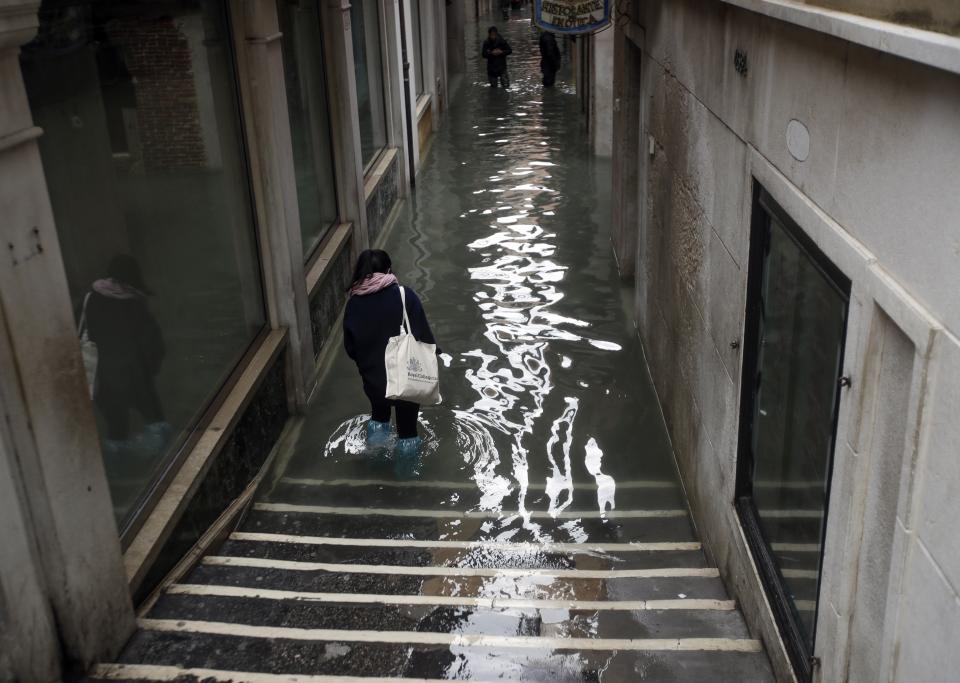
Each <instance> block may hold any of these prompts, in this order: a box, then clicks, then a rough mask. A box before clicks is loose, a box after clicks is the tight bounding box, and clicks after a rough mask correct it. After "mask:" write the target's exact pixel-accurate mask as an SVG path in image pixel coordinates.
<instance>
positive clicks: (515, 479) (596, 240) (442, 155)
mask: <svg viewBox="0 0 960 683" xmlns="http://www.w3.org/2000/svg"><path fill="white" fill-rule="evenodd" d="M503 30H504V33H505V34H506V35H507V37H508V38H509V40H510V41H511V42H512V44H513V47H514V53H513V56H512V57H511V59H510V73H511V78H512V83H511V87H510V89H509V90H508V91H503V90H500V89H492V88H490V87H489V86H488V85H487V79H486V74H485V71H484V66H483V65H482V64H477V65H476V68H475V70H474V71H473V72H472V73H471V74H469V76H468V77H467V80H466V82H464V83H462V84H461V86H460V88H459V91H458V92H457V93H456V94H455V96H454V98H453V101H452V103H451V109H450V111H449V113H448V116H447V118H446V120H444V122H443V127H442V128H441V129H440V131H439V132H438V133H437V134H436V135H435V137H434V139H433V141H432V146H431V149H430V150H429V153H428V157H427V162H426V166H425V168H424V169H423V170H422V172H421V174H420V175H419V176H418V178H417V186H416V191H415V194H414V195H413V197H412V199H411V201H410V202H408V203H407V205H406V206H405V207H404V208H403V210H402V213H401V214H400V216H399V218H398V220H397V223H396V225H395V226H394V227H393V228H392V231H391V232H390V234H389V237H388V239H387V241H386V244H385V245H384V248H385V249H386V250H387V251H388V252H389V253H390V255H391V258H392V260H393V264H394V270H395V272H396V273H397V275H398V277H399V279H400V281H401V283H402V284H404V285H406V286H408V287H410V288H412V289H414V290H415V291H416V292H417V293H418V294H419V295H420V297H421V299H422V300H423V302H424V306H425V308H426V311H427V314H428V316H429V319H430V322H431V325H432V327H433V330H434V334H435V336H436V338H437V341H438V343H439V345H440V347H441V348H442V350H443V356H442V361H443V362H442V368H441V389H442V393H443V398H444V400H443V404H442V405H440V406H438V407H431V408H425V409H424V410H423V411H422V413H421V433H422V435H423V436H424V439H425V445H424V453H423V458H422V462H421V464H420V467H419V471H418V472H417V473H416V474H415V476H416V478H418V479H421V480H433V481H458V482H472V483H473V484H474V485H475V487H476V493H477V494H478V496H479V501H478V505H479V507H480V509H484V510H503V511H507V510H510V511H515V512H516V513H517V514H516V515H515V516H513V517H511V518H509V519H507V518H505V519H504V520H502V521H501V522H498V523H497V524H496V531H495V532H492V535H494V536H497V537H504V538H506V537H507V536H508V535H509V534H510V532H511V531H516V530H519V529H525V530H527V531H529V532H530V533H529V535H530V536H531V537H532V538H535V539H537V540H556V541H561V540H563V541H573V540H577V541H581V540H584V532H583V530H582V529H580V528H579V526H578V525H577V524H575V523H574V524H571V525H568V526H566V527H565V528H564V529H562V530H552V531H548V530H546V529H545V528H544V527H543V525H539V524H538V523H537V521H536V520H535V519H532V518H531V516H530V514H529V513H530V512H532V511H535V510H542V511H546V512H550V513H554V512H557V513H559V512H562V511H565V510H594V511H601V512H602V511H604V510H615V509H621V508H630V507H635V506H636V502H637V501H636V499H635V494H633V493H631V492H630V491H627V490H622V489H620V488H618V485H617V484H618V482H621V481H634V480H649V479H655V480H660V481H675V470H674V465H673V461H672V456H671V455H670V450H669V442H668V439H667V435H666V431H665V428H664V425H663V422H662V420H661V416H660V413H659V408H658V404H657V400H656V397H655V394H654V391H653V388H652V386H651V383H650V380H649V378H648V375H647V370H646V366H645V364H644V359H643V353H642V349H641V347H640V343H639V341H638V339H637V335H636V332H635V330H634V329H633V325H632V323H631V322H630V320H629V317H628V315H627V314H626V313H625V310H626V309H628V308H629V305H630V304H629V300H628V297H629V292H627V291H625V290H623V288H622V286H621V284H620V281H619V278H618V275H617V270H616V265H615V262H614V259H613V256H612V252H611V246H610V241H609V239H610V237H609V215H610V208H609V199H610V193H609V181H610V165H609V162H608V161H606V160H599V159H596V158H595V157H594V156H593V155H592V153H591V151H590V149H589V144H588V141H587V131H586V126H585V123H584V118H583V116H582V115H581V114H580V112H579V105H578V98H577V95H576V92H575V87H574V85H573V84H571V83H570V82H569V75H570V69H569V68H568V69H566V70H565V72H564V74H563V75H566V76H567V77H568V78H567V80H565V81H563V82H561V83H559V84H558V86H557V87H556V88H555V89H553V90H545V89H544V88H543V87H542V86H541V85H540V82H539V76H540V74H539V69H538V66H537V64H538V62H539V56H538V54H537V52H536V50H537V47H536V35H535V34H534V33H532V31H531V28H530V25H529V22H528V21H521V20H515V21H512V22H510V23H509V24H508V25H507V26H506V27H505V28H504V29H503ZM478 61H479V60H478ZM336 353H337V357H336V360H335V361H334V362H333V365H332V367H331V368H330V370H329V372H328V374H327V375H326V376H325V377H324V379H323V381H322V383H321V384H320V386H319V388H318V390H317V392H316V395H315V396H314V398H313V401H312V403H311V407H310V411H309V415H308V417H307V419H306V421H305V423H304V424H303V426H302V431H301V432H300V434H299V437H298V439H297V441H296V446H295V449H294V452H293V453H292V454H291V458H290V460H289V462H288V463H286V464H285V465H284V467H285V469H286V474H287V476H296V477H312V478H324V479H328V478H336V477H361V476H365V477H374V476H376V477H377V478H382V477H386V476H394V475H395V472H394V471H393V470H392V469H391V467H390V466H389V463H387V464H383V465H381V466H378V465H375V464H372V463H371V462H370V461H369V459H368V458H367V457H365V454H364V444H363V437H364V424H365V422H366V420H367V418H368V417H369V404H368V403H367V402H366V399H365V397H364V395H363V393H362V391H361V386H360V381H359V377H358V375H357V372H356V369H355V367H354V366H353V364H352V362H351V361H350V359H349V358H347V356H346V355H345V354H344V353H343V352H342V351H341V350H338V351H337V352H336ZM401 476H403V475H402V474H401ZM458 495H459V497H460V498H461V499H462V493H461V494H451V496H450V497H448V498H445V499H443V500H437V499H433V500H429V501H427V500H423V499H421V500H420V504H421V505H425V504H426V503H430V504H431V505H433V506H436V505H444V506H456V504H457V503H458V499H457V496H458Z"/></svg>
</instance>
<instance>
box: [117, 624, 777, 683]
mask: <svg viewBox="0 0 960 683" xmlns="http://www.w3.org/2000/svg"><path fill="white" fill-rule="evenodd" d="M298 635H300V634H298ZM329 635H333V634H329ZM422 635H426V636H433V635H435V634H422ZM348 637H349V636H348ZM462 638H463V637H462V636H452V637H451V639H457V640H460V639H462ZM517 638H522V637H514V639H513V640H506V639H497V640H495V641H493V642H491V643H489V644H479V645H478V644H474V643H470V644H464V643H462V642H461V643H458V644H456V645H449V644H437V645H428V644H413V645H411V644H408V643H393V642H355V641H352V640H317V639H309V640H303V639H287V638H278V637H252V636H249V635H223V634H220V633H202V632H183V631H181V632H177V631H159V630H154V629H151V628H146V629H143V630H140V631H138V632H137V634H136V635H135V636H134V637H133V638H132V639H131V641H130V644H129V646H128V648H127V650H126V651H125V652H124V654H123V655H122V657H121V660H120V661H121V662H126V663H130V664H136V665H141V666H142V665H160V666H168V667H176V668H177V669H178V673H179V672H180V671H182V668H192V667H197V668H202V669H203V670H204V673H203V674H201V675H200V676H195V679H196V680H204V681H207V680H210V681H224V682H226V681H232V682H233V683H241V682H243V681H249V682H250V683H280V682H281V681H284V682H285V683H290V681H291V679H290V678H289V677H290V676H324V675H326V676H354V677H362V679H365V680H366V681H370V682H371V683H372V682H373V681H390V680H403V679H416V680H417V681H418V683H423V682H424V680H427V681H430V680H433V681H437V680H472V681H498V680H499V681H503V680H516V678H517V675H518V672H520V671H522V672H523V677H524V680H534V681H551V682H553V681H556V682H558V683H573V682H575V681H576V682H577V683H582V681H601V680H602V681H610V682H616V681H632V680H651V681H671V682H674V681H676V682H687V681H691V682H692V681H697V682H702V681H738V683H760V682H763V683H769V682H771V681H773V680H774V679H773V678H772V676H771V674H770V672H769V665H768V663H767V660H766V656H765V655H764V654H763V653H762V651H760V643H759V642H758V641H753V640H743V639H733V640H727V639H723V640H709V639H708V640H704V639H683V640H681V639H665V640H654V641H646V643H644V641H642V640H635V641H633V642H634V643H637V647H643V646H644V644H645V646H646V647H648V648H650V649H646V650H640V649H638V650H623V649H620V650H618V649H615V648H614V649H606V650H593V649H587V650H584V649H580V650H576V651H575V650H571V649H570V648H568V647H557V642H556V639H552V638H550V639H539V638H528V639H527V642H525V643H524V647H517V646H516V645H515V644H516V643H517ZM620 643H623V641H616V642H615V641H597V640H595V641H594V644H597V645H601V646H613V645H615V644H620ZM574 644H576V645H579V644H580V641H570V642H569V643H568V645H574ZM561 645H562V643H561ZM680 648H696V649H680ZM721 648H727V649H721ZM744 650H746V651H744ZM181 667H182V668H181ZM210 670H213V671H218V670H219V671H224V672H234V673H232V674H220V675H216V674H214V675H213V676H211V675H210V674H209V673H206V672H209V671H210ZM243 672H252V673H253V674H256V673H266V674H278V673H279V674H282V675H283V676H284V678H282V679H265V678H256V677H251V676H248V675H247V674H245V673H243ZM136 673H137V671H136V669H134V668H133V667H131V668H130V669H128V670H127V671H126V675H127V678H113V679H112V680H191V679H190V678H181V679H176V678H159V677H157V678H149V677H144V676H139V675H138V676H133V675H131V674H136ZM118 674H120V675H121V676H122V675H124V672H123V671H122V670H121V671H118ZM186 676H190V674H189V673H187V674H186ZM100 679H101V680H103V679H104V677H100ZM300 680H302V681H304V683H306V682H307V681H309V683H334V682H333V681H329V682H328V681H324V680H322V679H315V678H306V679H295V680H294V681H293V682H292V683H297V682H298V681H300ZM336 683H353V681H348V680H342V679H337V680H336ZM357 683H360V682H357Z"/></svg>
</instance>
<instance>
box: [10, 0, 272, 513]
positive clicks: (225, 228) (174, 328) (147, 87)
mask: <svg viewBox="0 0 960 683" xmlns="http://www.w3.org/2000/svg"><path fill="white" fill-rule="evenodd" d="M22 67H23V73H24V79H25V82H26V87H27V91H28V96H29V98H30V104H31V110H32V113H33V116H34V120H35V122H36V124H37V125H38V126H40V127H42V128H43V130H44V135H43V136H42V137H41V138H40V151H41V155H42V157H43V162H44V169H45V173H46V177H47V184H48V186H49V193H50V198H51V202H52V205H53V210H54V214H55V220H56V224H57V229H58V234H59V239H60V243H61V246H62V251H63V257H64V265H65V267H66V271H67V277H68V282H69V285H70V291H71V295H72V298H73V300H74V303H75V305H76V307H77V310H78V312H79V310H80V307H81V302H82V300H83V299H84V298H85V295H86V294H87V293H88V292H89V291H90V289H91V284H92V283H93V282H94V281H95V280H98V279H102V278H104V277H105V274H106V272H107V266H108V263H109V261H110V259H111V258H112V257H113V256H115V255H116V254H130V255H131V256H132V257H134V258H135V259H136V261H137V262H138V263H139V264H140V267H141V268H142V271H143V277H144V279H145V281H147V282H149V283H150V286H151V288H152V289H153V292H154V295H153V296H151V297H148V300H147V301H148V304H147V305H148V307H149V309H150V310H151V312H152V315H154V316H155V317H156V319H157V322H158V324H159V327H160V328H161V330H162V332H163V337H164V339H165V341H166V345H167V353H166V355H165V357H164V361H163V363H162V365H161V367H160V368H159V371H158V374H157V378H156V381H157V390H158V392H159V395H160V400H161V402H162V404H163V405H164V407H165V408H167V413H168V415H167V416H166V417H167V420H168V421H169V423H170V424H171V425H172V430H173V433H172V434H171V435H170V438H169V439H165V440H164V442H163V443H162V444H158V442H157V440H156V439H153V440H150V439H147V438H143V436H144V434H145V433H146V432H145V430H146V429H147V428H148V427H149V426H150V425H149V424H147V423H146V421H145V419H143V418H141V419H140V422H139V423H136V424H134V425H132V435H131V438H130V439H129V440H126V441H125V442H124V447H123V448H120V449H119V450H117V449H112V450H111V452H109V453H105V463H106V467H107V472H108V477H109V478H110V481H111V486H112V489H113V491H112V492H113V497H114V505H115V509H116V511H117V514H118V517H119V519H120V520H121V522H123V521H125V520H127V519H129V516H130V514H131V513H132V512H133V511H134V510H135V509H136V508H137V507H138V505H139V503H140V502H142V501H143V496H144V495H145V493H146V492H147V491H148V490H149V488H150V486H151V484H152V482H153V481H154V479H155V477H156V476H157V475H158V473H159V472H160V471H162V470H163V469H164V468H165V465H166V463H167V462H168V459H169V458H170V457H172V455H173V454H174V452H175V451H176V450H177V448H178V446H179V445H180V444H182V443H183V442H184V440H185V439H186V438H187V436H188V434H189V432H190V431H191V430H192V428H193V426H194V425H195V424H196V422H197V420H198V418H199V416H200V414H201V413H202V412H203V411H204V410H205V408H206V407H207V405H208V404H209V402H210V401H211V399H212V398H213V396H214V395H215V394H216V393H217V392H218V391H219V389H220V387H221V386H222V385H223V383H224V382H225V380H226V379H227V376H228V375H229V374H230V372H231V371H232V370H233V368H234V367H235V365H236V364H237V362H238V361H239V360H240V358H241V356H242V355H243V354H244V353H245V351H246V350H247V348H248V346H249V345H250V343H251V342H252V340H253V339H254V337H255V336H256V335H257V334H258V333H259V331H260V330H261V329H262V328H263V326H264V323H265V316H264V310H263V298H262V293H261V283H260V270H259V264H258V259H257V250H256V242H255V235H254V229H253V219H252V215H251V203H250V197H249V193H248V180H247V171H246V161H245V158H244V153H243V149H242V147H241V140H242V135H241V132H240V131H241V129H240V123H239V112H238V94H237V91H236V85H235V82H236V79H235V74H234V64H233V55H232V50H231V45H230V42H229V36H228V23H227V16H226V6H225V3H224V2H217V1H214V0H178V1H176V2H150V3H146V2H135V1H122V2H109V3H106V2H97V3H94V2H82V3H72V4H64V3H60V2H56V1H54V0H48V1H47V2H44V3H43V4H42V5H41V9H40V29H39V32H38V35H37V38H36V39H35V40H34V41H32V42H31V43H29V44H28V45H26V46H24V47H23V50H22ZM99 413H100V411H98V418H99V420H100V425H101V434H102V435H103V434H104V433H105V431H104V429H105V425H104V416H103V415H102V414H99Z"/></svg>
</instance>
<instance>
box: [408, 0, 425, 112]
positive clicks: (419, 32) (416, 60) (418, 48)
mask: <svg viewBox="0 0 960 683" xmlns="http://www.w3.org/2000/svg"><path fill="white" fill-rule="evenodd" d="M410 12H411V14H413V66H414V79H415V81H416V91H417V97H420V96H421V95H422V94H423V93H424V92H426V90H427V81H426V77H425V76H424V72H423V26H422V19H421V16H420V15H421V14H422V10H421V7H420V0H412V2H411V3H410Z"/></svg>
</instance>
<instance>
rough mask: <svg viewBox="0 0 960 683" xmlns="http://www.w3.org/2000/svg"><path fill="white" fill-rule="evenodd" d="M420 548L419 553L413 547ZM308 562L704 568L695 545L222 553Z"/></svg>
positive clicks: (339, 545) (345, 546) (293, 548)
mask: <svg viewBox="0 0 960 683" xmlns="http://www.w3.org/2000/svg"><path fill="white" fill-rule="evenodd" d="M411 544H416V547H411ZM217 554H219V555H225V556H236V557H260V558H267V559H278V560H296V561H305V562H328V563H341V564H344V563H353V564H394V565H407V566H421V567H423V566H445V567H502V568H505V569H523V568H530V569H535V568H553V569H577V568H583V569H590V568H592V569H644V568H657V567H705V566H706V557H705V556H704V554H703V551H702V550H701V549H700V544H699V543H696V542H689V541H688V542H684V543H647V544H639V543H638V544H628V543H607V544H599V543H598V544H553V545H551V544H532V543H531V544H524V543H510V542H499V543H498V542H478V543H470V542H465V541H404V540H391V539H350V538H346V539H341V538H329V537H317V536H313V537H310V536H292V535H278V534H257V533H247V532H238V533H234V534H232V535H231V536H230V539H229V540H228V541H227V542H226V543H224V544H223V545H222V546H221V548H220V550H219V551H218V552H217Z"/></svg>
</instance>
